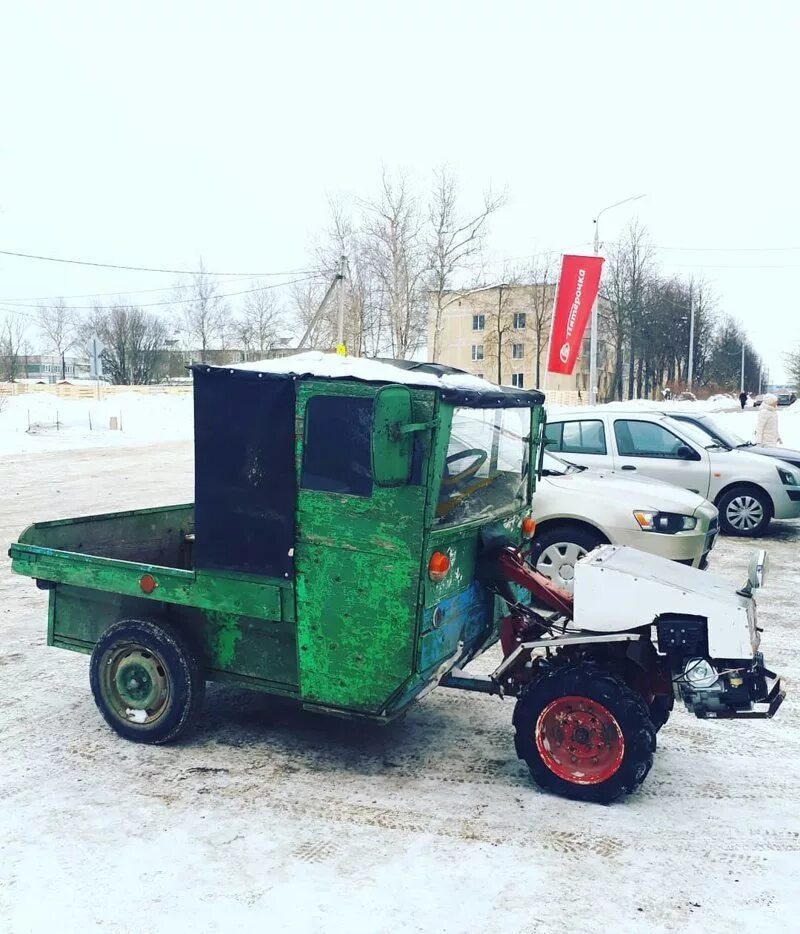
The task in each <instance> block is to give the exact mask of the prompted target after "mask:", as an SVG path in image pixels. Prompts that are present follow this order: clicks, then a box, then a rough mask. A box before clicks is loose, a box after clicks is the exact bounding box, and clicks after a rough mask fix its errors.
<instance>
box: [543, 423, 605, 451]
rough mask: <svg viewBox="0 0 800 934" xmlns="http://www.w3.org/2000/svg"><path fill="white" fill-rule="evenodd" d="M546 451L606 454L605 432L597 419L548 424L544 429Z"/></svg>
mask: <svg viewBox="0 0 800 934" xmlns="http://www.w3.org/2000/svg"><path fill="white" fill-rule="evenodd" d="M545 439H546V440H547V442H548V444H547V450H548V451H558V452H560V453H562V454H606V453H607V448H606V430H605V426H604V425H603V423H602V422H601V421H600V420H599V419H585V420H580V421H574V422H548V424H547V427H546V428H545Z"/></svg>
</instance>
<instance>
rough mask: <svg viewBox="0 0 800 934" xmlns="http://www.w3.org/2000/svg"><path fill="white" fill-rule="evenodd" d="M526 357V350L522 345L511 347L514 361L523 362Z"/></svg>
mask: <svg viewBox="0 0 800 934" xmlns="http://www.w3.org/2000/svg"><path fill="white" fill-rule="evenodd" d="M524 355H525V348H524V347H523V345H522V344H512V345H511V356H512V358H513V359H514V360H521V359H522V358H523V356H524Z"/></svg>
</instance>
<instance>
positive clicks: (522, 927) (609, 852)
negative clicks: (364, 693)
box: [0, 403, 800, 934]
mask: <svg viewBox="0 0 800 934" xmlns="http://www.w3.org/2000/svg"><path fill="white" fill-rule="evenodd" d="M165 405H166V403H165ZM740 417H741V416H740ZM161 437H162V438H165V437H166V435H162V436H161ZM34 440H36V439H34ZM150 440H153V439H152V437H151V439H150ZM191 496H192V450H191V444H190V443H188V442H186V441H184V442H179V443H172V442H168V441H166V440H163V441H162V442H161V443H159V444H157V445H149V446H140V447H138V448H128V449H116V450H112V449H107V450H93V449H89V450H85V451H74V452H73V453H72V454H71V455H70V457H68V458H65V457H63V456H62V454H61V452H60V451H59V452H52V453H49V454H48V453H43V454H41V456H36V457H32V456H30V454H17V455H13V456H12V455H6V456H4V457H0V541H2V542H3V543H5V542H9V541H11V540H13V539H14V538H15V537H16V536H17V535H18V534H19V532H20V530H21V529H22V528H23V527H24V526H25V525H26V524H27V523H29V522H31V521H34V520H37V519H46V518H53V517H55V516H69V515H81V514H87V513H92V512H101V511H110V510H115V509H126V508H134V507H137V506H149V505H159V504H163V503H167V502H175V503H177V502H185V501H187V500H190V499H191ZM756 544H763V545H764V546H766V547H767V548H768V549H769V550H770V553H771V559H772V567H771V578H770V581H769V586H768V588H767V589H766V590H765V592H764V596H763V598H762V599H761V601H760V606H759V615H760V621H761V622H762V624H763V625H764V627H765V632H764V637H763V638H764V642H763V648H764V651H765V653H766V659H767V662H768V664H770V665H771V666H772V667H774V668H775V669H777V670H778V671H780V672H781V673H782V674H785V675H786V676H787V681H788V689H789V696H788V698H787V701H786V703H785V704H784V707H783V709H782V710H781V711H780V713H779V715H778V716H777V717H776V719H775V720H772V721H756V722H739V723H735V722H718V723H714V722H701V721H698V720H696V719H694V718H693V717H690V716H689V715H688V714H686V713H685V712H683V711H680V710H679V711H676V712H675V714H674V715H673V718H672V720H671V721H670V723H669V724H668V725H667V726H666V727H665V729H664V730H663V732H662V733H661V734H660V735H659V749H658V753H657V755H656V760H655V765H654V767H653V771H652V772H651V774H650V776H649V777H648V779H647V781H646V783H645V785H644V786H643V787H642V789H641V790H640V791H639V792H638V793H637V794H635V795H634V796H632V797H631V798H629V799H628V800H626V801H625V802H621V803H618V804H615V805H613V806H610V807H599V806H593V805H584V804H579V803H576V802H569V801H565V800H563V799H560V798H556V797H553V796H549V795H546V794H544V793H542V792H540V791H539V790H538V789H537V788H536V787H535V786H534V785H533V784H532V783H531V781H530V779H529V777H528V775H527V772H526V769H525V767H524V765H523V764H522V763H520V762H519V761H518V760H517V758H516V755H515V753H514V749H513V739H512V728H511V713H512V710H513V702H512V701H510V700H506V701H501V700H499V699H498V698H487V697H484V696H481V695H469V694H463V693H461V692H456V691H448V690H446V689H440V690H437V691H435V692H433V694H431V695H430V697H429V698H428V699H427V700H426V701H425V702H424V703H422V704H420V705H418V706H416V707H415V708H413V709H412V710H411V711H410V713H409V714H408V716H407V717H406V718H405V719H404V720H402V721H401V722H399V723H396V724H394V725H391V726H389V727H384V728H380V727H373V726H371V725H364V724H358V725H352V724H350V723H348V722H346V721H341V720H337V719H335V718H324V717H321V716H318V715H312V714H308V713H303V712H301V711H297V710H293V709H291V708H287V707H285V706H282V705H280V704H277V703H275V702H274V701H273V700H271V699H270V698H268V697H266V696H264V695H261V694H257V693H253V692H248V691H244V690H240V689H234V688H230V687H225V686H222V685H210V686H209V688H210V690H209V695H208V698H207V702H206V705H205V712H204V716H203V718H202V722H201V724H200V727H199V730H198V732H197V733H196V734H194V735H193V736H192V737H191V738H190V739H188V740H187V741H186V742H184V743H182V744H180V745H177V746H171V747H147V746H138V745H135V744H132V743H127V742H125V741H124V740H122V739H120V738H119V737H117V736H116V735H115V734H114V733H112V732H111V731H110V730H109V729H108V728H107V727H106V725H105V723H104V722H103V721H102V719H101V718H100V716H99V714H98V713H97V711H96V710H95V708H94V704H93V702H92V699H91V695H90V692H89V687H88V660H87V659H86V658H85V657H84V656H81V655H75V654H72V653H69V652H64V651H60V650H56V649H48V648H47V647H46V645H45V641H46V640H45V631H46V630H45V627H46V596H47V595H46V594H45V593H43V592H41V591H39V590H37V589H36V588H35V587H34V585H33V583H32V582H31V581H29V580H27V579H24V578H19V577H16V576H12V575H11V573H10V570H9V565H8V560H7V558H6V556H5V547H3V549H2V551H1V552H0V555H2V557H0V627H1V629H0V631H1V632H2V638H1V639H0V932H2V934H27V932H35V934H38V932H45V931H47V932H49V931H53V930H58V932H59V934H73V932H75V934H83V932H86V931H91V930H98V931H110V932H111V931H113V932H114V934H129V932H130V934H139V932H141V931H142V930H147V931H148V932H152V934H161V932H164V934H167V932H169V934H183V932H186V934H205V932H220V934H222V932H228V931H269V932H283V931H286V932H293V934H294V932H314V934H319V932H339V931H342V932H347V934H360V932H369V934H372V932H391V934H394V932H403V931H414V932H426V934H427V932H432V931H441V932H447V934H451V932H452V934H460V932H473V931H485V930H495V929H496V930H502V931H504V932H509V934H511V932H526V934H529V932H534V931H535V932H537V934H538V932H543V934H547V932H563V934H574V932H582V931H588V930H594V929H596V928H598V927H602V928H603V929H608V930H613V931H621V932H626V931H636V932H639V931H642V932H661V931H678V932H681V934H683V932H686V931H698V932H700V931H703V932H705V931H711V930H714V931H716V930H737V931H747V932H751V931H765V932H770V934H773V932H783V931H793V930H796V915H797V911H798V908H800V895H799V894H798V892H799V890H798V875H800V720H799V719H798V714H800V701H798V693H797V688H796V687H795V685H797V684H798V681H799V680H800V645H799V644H798V639H797V632H798V618H797V599H796V594H797V591H798V587H799V586H800V573H799V572H798V565H797V554H798V546H799V545H800V523H792V522H783V523H779V524H773V526H772V527H771V528H770V537H769V538H768V539H766V540H764V541H763V542H758V543H755V542H741V541H735V540H731V539H721V540H720V542H719V544H718V547H717V548H716V549H715V551H714V553H713V554H712V569H713V571H715V572H718V573H721V574H722V575H724V576H725V577H726V578H728V580H729V581H730V584H731V586H737V585H739V584H741V582H742V580H743V577H744V575H745V568H746V564H747V557H748V553H749V551H750V549H751V548H752V547H754V545H756ZM496 662H497V657H496V653H490V654H489V655H488V656H487V657H485V658H484V659H482V660H481V662H480V664H478V665H476V669H478V670H489V669H490V668H491V667H493V666H494V665H495V664H496Z"/></svg>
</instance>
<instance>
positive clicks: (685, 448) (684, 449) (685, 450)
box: [675, 444, 700, 461]
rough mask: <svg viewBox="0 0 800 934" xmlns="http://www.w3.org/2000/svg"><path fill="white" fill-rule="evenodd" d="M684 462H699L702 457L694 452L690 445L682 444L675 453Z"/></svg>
mask: <svg viewBox="0 0 800 934" xmlns="http://www.w3.org/2000/svg"><path fill="white" fill-rule="evenodd" d="M675 453H676V454H677V455H678V457H679V458H680V459H681V460H682V461H699V460H700V455H699V454H698V453H697V451H694V450H692V448H690V447H689V445H688V444H682V445H681V446H680V447H679V448H678V450H677V451H676V452H675Z"/></svg>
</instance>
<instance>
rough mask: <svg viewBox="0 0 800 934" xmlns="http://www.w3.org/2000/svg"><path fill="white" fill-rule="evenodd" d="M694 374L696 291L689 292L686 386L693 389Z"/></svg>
mask: <svg viewBox="0 0 800 934" xmlns="http://www.w3.org/2000/svg"><path fill="white" fill-rule="evenodd" d="M693 376H694V293H693V292H690V293H689V371H688V373H687V374H686V388H687V389H688V390H689V392H691V391H692V377H693Z"/></svg>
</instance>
